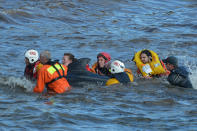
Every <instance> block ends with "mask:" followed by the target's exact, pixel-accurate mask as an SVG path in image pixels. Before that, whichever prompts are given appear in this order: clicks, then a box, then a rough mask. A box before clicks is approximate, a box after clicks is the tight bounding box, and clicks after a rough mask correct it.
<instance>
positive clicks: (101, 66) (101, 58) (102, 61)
mask: <svg viewBox="0 0 197 131" xmlns="http://www.w3.org/2000/svg"><path fill="white" fill-rule="evenodd" d="M110 60H111V56H110V55H109V54H108V53H106V52H101V53H99V54H98V55H97V62H96V63H95V64H94V65H93V66H92V68H91V72H94V73H97V74H99V75H106V76H110V75H111V73H110V71H109V69H108V68H107V63H108V62H109V61H110Z"/></svg>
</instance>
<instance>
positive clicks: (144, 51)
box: [140, 50, 152, 57]
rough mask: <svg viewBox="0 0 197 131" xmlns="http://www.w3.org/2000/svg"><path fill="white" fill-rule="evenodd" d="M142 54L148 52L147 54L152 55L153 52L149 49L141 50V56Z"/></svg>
mask: <svg viewBox="0 0 197 131" xmlns="http://www.w3.org/2000/svg"><path fill="white" fill-rule="evenodd" d="M142 54H146V55H147V56H151V57H152V54H151V52H150V51H149V50H143V51H142V52H141V54H140V56H141V55H142Z"/></svg>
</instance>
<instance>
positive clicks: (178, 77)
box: [163, 56, 192, 88]
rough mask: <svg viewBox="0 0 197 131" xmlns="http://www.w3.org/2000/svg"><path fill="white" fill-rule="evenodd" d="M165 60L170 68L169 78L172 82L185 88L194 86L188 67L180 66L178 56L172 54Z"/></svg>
mask: <svg viewBox="0 0 197 131" xmlns="http://www.w3.org/2000/svg"><path fill="white" fill-rule="evenodd" d="M163 61H164V63H166V66H167V68H168V70H170V74H169V76H168V78H167V80H168V82H169V83H170V84H172V85H175V86H180V87H184V88H192V84H191V81H190V78H189V71H188V70H187V68H186V67H183V66H180V67H179V66H178V60H177V58H176V57H174V56H170V57H168V58H167V59H165V60H163Z"/></svg>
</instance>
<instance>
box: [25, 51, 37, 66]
mask: <svg viewBox="0 0 197 131" xmlns="http://www.w3.org/2000/svg"><path fill="white" fill-rule="evenodd" d="M38 59H39V54H38V51H36V50H33V49H31V50H27V51H26V52H25V63H26V65H29V64H34V63H35V62H37V61H38Z"/></svg>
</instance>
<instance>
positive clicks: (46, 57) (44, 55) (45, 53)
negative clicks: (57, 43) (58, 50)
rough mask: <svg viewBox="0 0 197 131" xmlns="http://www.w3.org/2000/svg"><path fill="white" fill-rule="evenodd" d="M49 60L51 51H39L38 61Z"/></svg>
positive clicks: (45, 61)
mask: <svg viewBox="0 0 197 131" xmlns="http://www.w3.org/2000/svg"><path fill="white" fill-rule="evenodd" d="M50 60H51V53H50V52H49V51H47V50H45V51H42V52H41V53H40V62H41V63H42V64H46V63H47V62H48V61H50Z"/></svg>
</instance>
